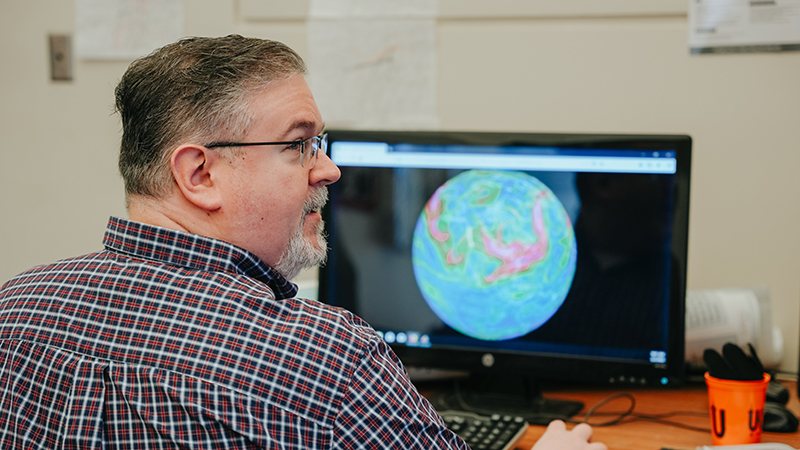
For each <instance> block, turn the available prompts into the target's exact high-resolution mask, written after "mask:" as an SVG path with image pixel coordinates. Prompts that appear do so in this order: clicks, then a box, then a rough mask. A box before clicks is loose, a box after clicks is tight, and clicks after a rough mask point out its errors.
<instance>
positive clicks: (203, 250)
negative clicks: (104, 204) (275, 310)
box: [103, 217, 297, 299]
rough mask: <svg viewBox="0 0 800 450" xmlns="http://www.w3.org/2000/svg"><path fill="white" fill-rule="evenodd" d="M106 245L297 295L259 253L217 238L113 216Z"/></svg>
mask: <svg viewBox="0 0 800 450" xmlns="http://www.w3.org/2000/svg"><path fill="white" fill-rule="evenodd" d="M103 245H105V247H106V248H107V249H109V250H112V251H116V252H119V253H124V254H127V255H131V256H136V257H138V258H144V259H149V260H153V261H159V262H162V263H165V264H170V265H175V266H182V267H189V268H193V269H197V270H206V271H224V272H233V273H238V274H243V275H246V276H248V277H251V278H255V279H256V280H259V281H261V282H263V283H266V285H267V286H269V287H270V288H271V289H272V290H273V292H274V293H275V296H276V298H278V299H283V298H291V297H294V296H295V295H297V286H296V285H295V284H294V283H291V282H290V281H289V280H287V279H286V278H284V277H283V275H281V274H279V273H278V272H276V271H275V269H273V268H271V267H269V266H268V265H266V264H265V263H264V262H263V261H262V260H261V259H260V258H259V257H257V256H256V255H254V254H252V253H250V252H248V251H247V250H245V249H243V248H240V247H237V246H235V245H233V244H229V243H227V242H223V241H220V240H217V239H212V238H209V237H205V236H200V235H197V234H191V233H187V232H183V231H178V230H172V229H169V228H163V227H156V226H153V225H148V224H144V223H140V222H134V221H131V220H126V219H121V218H119V217H111V218H110V219H109V220H108V226H107V228H106V234H105V236H104V238H103Z"/></svg>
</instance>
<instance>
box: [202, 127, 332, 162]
mask: <svg viewBox="0 0 800 450" xmlns="http://www.w3.org/2000/svg"><path fill="white" fill-rule="evenodd" d="M253 145H289V146H291V147H290V148H291V149H292V150H300V166H302V167H308V169H309V170H311V169H313V168H314V165H315V164H316V163H317V158H319V152H320V151H322V154H323V155H326V154H327V153H328V133H323V134H321V135H319V136H313V137H310V138H308V139H298V140H296V141H279V142H214V143H211V144H208V145H206V148H216V147H250V146H253Z"/></svg>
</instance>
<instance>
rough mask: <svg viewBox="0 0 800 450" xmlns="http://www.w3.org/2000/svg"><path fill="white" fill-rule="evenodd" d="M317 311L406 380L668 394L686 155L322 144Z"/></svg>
mask: <svg viewBox="0 0 800 450" xmlns="http://www.w3.org/2000/svg"><path fill="white" fill-rule="evenodd" d="M329 152H330V157H331V159H332V160H333V161H334V162H335V163H336V164H337V165H338V166H339V167H340V169H341V172H342V176H341V179H340V180H339V181H338V182H337V183H335V184H333V185H331V186H330V187H329V189H330V202H329V204H328V206H327V207H326V209H325V210H324V211H323V216H324V218H325V220H326V222H327V229H328V232H329V247H330V252H329V258H328V262H327V264H326V265H325V266H324V267H323V268H321V271H320V288H319V296H320V300H322V301H325V302H328V303H330V304H333V305H338V306H343V307H345V308H348V309H350V310H351V311H353V312H354V313H356V314H357V315H359V316H360V317H362V318H363V319H364V320H366V321H367V322H368V323H369V324H370V325H371V326H372V327H373V328H375V330H377V331H378V333H379V334H380V335H381V336H383V338H384V339H385V340H386V342H388V343H389V344H391V346H392V348H393V349H394V350H395V352H396V353H397V355H398V356H399V357H400V359H401V360H402V361H403V362H404V364H406V365H407V366H410V367H426V368H442V369H456V370H464V371H470V372H473V373H477V374H505V375H508V374H514V373H517V374H523V375H528V376H531V375H532V376H535V377H536V378H538V379H557V380H575V381H588V382H602V383H618V384H634V385H659V386H670V385H675V384H678V383H680V382H681V379H682V375H683V370H684V355H683V352H684V297H685V278H686V256H687V237H688V236H687V231H688V230H687V228H688V207H689V204H688V202H689V170H690V160H691V138H689V137H688V136H683V135H590V134H529V133H464V132H380V131H346V130H332V131H329Z"/></svg>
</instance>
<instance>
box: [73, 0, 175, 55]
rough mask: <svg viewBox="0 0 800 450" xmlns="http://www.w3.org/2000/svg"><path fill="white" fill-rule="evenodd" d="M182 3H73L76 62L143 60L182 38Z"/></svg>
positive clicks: (104, 0) (87, 0) (141, 0)
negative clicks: (86, 60)
mask: <svg viewBox="0 0 800 450" xmlns="http://www.w3.org/2000/svg"><path fill="white" fill-rule="evenodd" d="M183 15H184V13H183V2H182V0H75V53H76V56H77V57H78V58H80V59H99V60H117V59H134V58H138V57H140V56H144V55H147V54H149V53H150V52H152V51H153V50H155V49H156V48H158V47H161V46H163V45H165V44H168V43H170V42H174V41H176V40H178V39H180V38H181V37H182V36H183Z"/></svg>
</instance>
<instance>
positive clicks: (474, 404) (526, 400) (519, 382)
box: [428, 374, 583, 425]
mask: <svg viewBox="0 0 800 450" xmlns="http://www.w3.org/2000/svg"><path fill="white" fill-rule="evenodd" d="M428 400H430V402H431V404H432V405H433V407H434V408H436V410H438V411H446V410H458V411H470V412H474V413H477V414H481V415H491V414H503V415H514V416H522V417H524V418H525V420H527V421H528V423H530V424H533V425H547V424H548V423H550V422H551V421H553V420H555V419H561V420H568V419H570V418H571V417H572V416H574V415H575V414H577V413H578V412H579V411H580V410H581V409H583V403H582V402H579V401H572V400H559V399H550V398H545V397H543V396H542V393H541V391H540V390H539V389H538V387H537V385H536V381H535V380H534V379H533V378H532V377H527V376H503V375H486V374H473V375H471V376H470V377H469V378H468V379H456V380H453V381H452V385H451V386H450V388H449V389H444V390H440V391H438V392H436V393H434V394H432V395H430V396H428Z"/></svg>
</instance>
